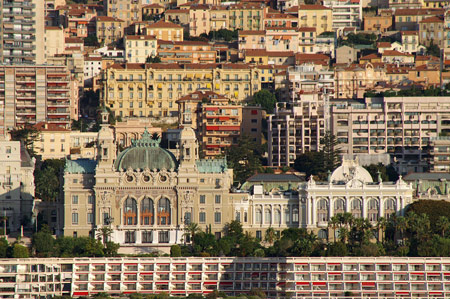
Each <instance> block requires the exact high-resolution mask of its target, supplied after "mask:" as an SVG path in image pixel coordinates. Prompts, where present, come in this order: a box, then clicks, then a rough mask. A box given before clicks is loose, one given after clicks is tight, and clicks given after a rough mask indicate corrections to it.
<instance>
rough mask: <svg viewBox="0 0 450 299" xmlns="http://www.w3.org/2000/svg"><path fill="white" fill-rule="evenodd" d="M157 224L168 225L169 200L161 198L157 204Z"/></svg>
mask: <svg viewBox="0 0 450 299" xmlns="http://www.w3.org/2000/svg"><path fill="white" fill-rule="evenodd" d="M158 224H159V225H170V200H169V199H167V198H161V199H160V200H159V202H158Z"/></svg>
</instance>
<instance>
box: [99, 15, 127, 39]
mask: <svg viewBox="0 0 450 299" xmlns="http://www.w3.org/2000/svg"><path fill="white" fill-rule="evenodd" d="M124 27H125V22H124V21H122V20H121V19H118V18H114V17H108V16H97V18H96V34H97V39H98V42H99V43H104V44H105V45H109V44H111V43H114V42H117V41H118V40H119V39H121V38H122V37H123V35H124V29H125V28H124Z"/></svg>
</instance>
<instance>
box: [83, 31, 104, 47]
mask: <svg viewBox="0 0 450 299" xmlns="http://www.w3.org/2000/svg"><path fill="white" fill-rule="evenodd" d="M84 45H85V46H87V47H98V46H100V43H99V42H98V39H97V36H96V35H95V34H91V35H88V36H87V37H85V38H84Z"/></svg>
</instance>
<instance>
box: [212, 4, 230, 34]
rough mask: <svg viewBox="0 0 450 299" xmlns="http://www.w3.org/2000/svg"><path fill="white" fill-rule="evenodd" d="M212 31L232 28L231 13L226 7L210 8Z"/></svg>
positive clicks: (215, 6) (216, 6)
mask: <svg viewBox="0 0 450 299" xmlns="http://www.w3.org/2000/svg"><path fill="white" fill-rule="evenodd" d="M210 24H211V30H213V31H217V30H220V29H228V28H229V26H230V11H229V10H227V8H226V6H222V5H214V6H211V8H210Z"/></svg>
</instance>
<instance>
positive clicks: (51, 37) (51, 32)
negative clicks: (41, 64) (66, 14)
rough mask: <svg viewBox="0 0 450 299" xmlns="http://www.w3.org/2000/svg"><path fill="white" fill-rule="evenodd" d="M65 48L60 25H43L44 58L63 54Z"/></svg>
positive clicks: (62, 29) (62, 30)
mask: <svg viewBox="0 0 450 299" xmlns="http://www.w3.org/2000/svg"><path fill="white" fill-rule="evenodd" d="M65 48H66V45H65V38H64V28H63V27H62V26H60V27H57V26H47V27H45V58H46V59H47V58H48V57H52V56H55V55H57V54H63V53H64V50H65Z"/></svg>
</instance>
